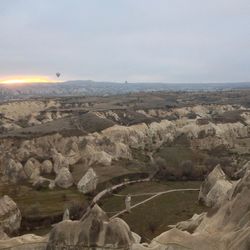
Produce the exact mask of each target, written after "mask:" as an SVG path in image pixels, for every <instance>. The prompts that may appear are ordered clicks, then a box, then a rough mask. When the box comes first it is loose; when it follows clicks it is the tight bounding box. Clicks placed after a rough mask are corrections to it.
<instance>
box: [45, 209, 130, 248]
mask: <svg viewBox="0 0 250 250" xmlns="http://www.w3.org/2000/svg"><path fill="white" fill-rule="evenodd" d="M134 242H135V240H134V237H133V235H132V233H131V231H130V229H129V226H128V225H127V224H126V223H125V222H124V221H123V220H122V219H119V218H115V219H111V220H110V219H109V218H108V217H107V215H106V214H105V212H104V211H103V210H102V209H101V208H100V207H99V206H98V205H95V206H94V207H93V208H92V209H91V210H90V212H88V214H87V215H86V216H85V217H84V218H82V220H80V221H71V220H65V221H62V222H60V223H58V224H57V225H55V226H54V228H53V229H52V230H51V232H50V234H49V242H48V245H47V250H56V249H64V248H66V246H67V245H71V246H72V249H77V247H78V248H79V249H80V246H85V247H86V249H88V247H89V248H90V247H93V246H96V249H99V248H98V246H101V247H103V248H105V249H109V248H110V249H114V248H115V249H129V247H130V246H131V244H132V243H134ZM100 249H102V248H100Z"/></svg>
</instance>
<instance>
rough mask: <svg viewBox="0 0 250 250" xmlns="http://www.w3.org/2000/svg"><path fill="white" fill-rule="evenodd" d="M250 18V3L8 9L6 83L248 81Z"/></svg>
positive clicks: (180, 0)
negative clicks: (45, 78)
mask: <svg viewBox="0 0 250 250" xmlns="http://www.w3.org/2000/svg"><path fill="white" fill-rule="evenodd" d="M249 12H250V2H249V1H248V0H238V1H237V2H236V1H235V0H211V1H200V0H190V1H186V0H175V1H171V0H155V1H151V0H136V1H134V0H109V1H100V0H91V1H84V0H74V1H68V0H54V1H50V0H37V1H33V0H9V1H1V2H0V30H1V33H0V68H1V71H0V77H1V78H2V77H4V76H5V75H11V74H19V75H20V74H24V75H27V74H31V75H34V74H39V75H43V74H44V75H49V74H53V75H54V72H56V71H62V72H63V73H64V77H65V80H67V79H66V78H67V77H68V78H82V79H84V78H92V79H93V80H114V81H124V79H129V81H147V79H148V81H153V80H154V79H155V81H163V82H208V81H213V82H216V81H249V80H250V72H249V69H248V68H247V66H246V65H249V63H250V27H249V26H250V16H249ZM140 79H141V80H140Z"/></svg>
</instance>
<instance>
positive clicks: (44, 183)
mask: <svg viewBox="0 0 250 250" xmlns="http://www.w3.org/2000/svg"><path fill="white" fill-rule="evenodd" d="M52 182H54V181H53V180H50V179H48V178H44V177H42V176H39V177H38V178H36V179H34V180H33V183H32V186H33V187H35V188H36V189H41V188H48V187H49V186H50V185H51V183H52Z"/></svg>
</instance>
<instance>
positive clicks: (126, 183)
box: [80, 177, 151, 221]
mask: <svg viewBox="0 0 250 250" xmlns="http://www.w3.org/2000/svg"><path fill="white" fill-rule="evenodd" d="M150 180H151V178H150V177H148V178H145V179H141V180H135V181H125V182H122V183H120V184H117V185H115V186H113V187H110V188H106V189H104V190H103V191H101V192H100V193H98V194H97V195H96V196H95V197H94V199H93V200H92V202H91V204H90V205H89V207H88V208H87V211H86V212H85V213H84V214H83V216H82V218H81V219H80V220H81V221H83V220H84V219H85V218H86V217H87V215H88V214H89V212H90V211H91V209H92V208H93V207H94V205H95V204H97V202H98V201H99V200H100V199H101V198H102V197H103V196H105V195H106V194H109V193H111V192H112V191H115V190H116V189H118V188H120V187H123V186H126V185H130V184H134V183H140V182H147V181H150Z"/></svg>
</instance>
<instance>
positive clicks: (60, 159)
mask: <svg viewBox="0 0 250 250" xmlns="http://www.w3.org/2000/svg"><path fill="white" fill-rule="evenodd" d="M51 153H52V159H53V162H54V172H55V173H56V174H58V173H59V172H60V169H62V168H68V167H69V163H68V160H67V158H65V157H64V156H63V155H62V154H61V153H59V152H57V150H56V149H54V148H53V149H52V150H51Z"/></svg>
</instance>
